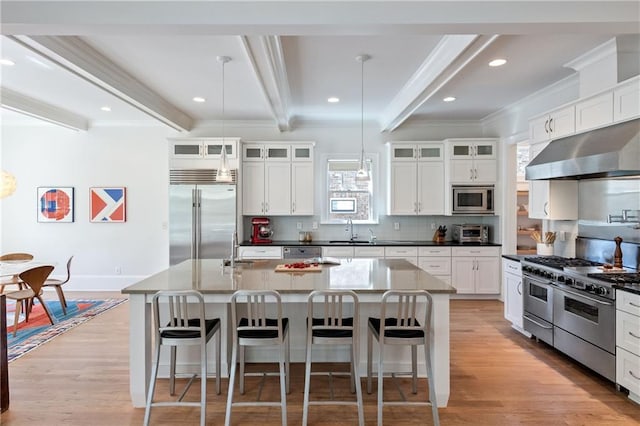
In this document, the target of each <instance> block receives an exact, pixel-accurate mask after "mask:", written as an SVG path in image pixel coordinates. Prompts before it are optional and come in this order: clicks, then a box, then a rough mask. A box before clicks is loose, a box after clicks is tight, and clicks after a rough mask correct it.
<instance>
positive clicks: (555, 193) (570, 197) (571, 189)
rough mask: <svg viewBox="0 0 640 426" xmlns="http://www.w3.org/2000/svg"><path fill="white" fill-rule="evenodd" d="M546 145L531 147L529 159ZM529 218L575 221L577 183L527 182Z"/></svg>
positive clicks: (573, 181) (561, 181)
mask: <svg viewBox="0 0 640 426" xmlns="http://www.w3.org/2000/svg"><path fill="white" fill-rule="evenodd" d="M551 143H553V142H551ZM547 145H548V143H540V144H535V145H531V146H530V148H529V149H530V155H529V158H531V159H532V160H533V159H534V158H535V157H536V155H538V154H539V153H540V151H542V149H544V147H546V146H547ZM529 217H530V218H532V219H550V220H577V219H578V181H575V180H532V181H529Z"/></svg>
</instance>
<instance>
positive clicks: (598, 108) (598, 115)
mask: <svg viewBox="0 0 640 426" xmlns="http://www.w3.org/2000/svg"><path fill="white" fill-rule="evenodd" d="M611 123H613V92H610V91H608V92H605V93H601V94H599V95H597V96H591V97H589V98H586V99H583V100H581V101H580V102H577V103H576V133H579V132H583V131H585V130H590V129H595V128H596V127H602V126H606V125H607V124H611Z"/></svg>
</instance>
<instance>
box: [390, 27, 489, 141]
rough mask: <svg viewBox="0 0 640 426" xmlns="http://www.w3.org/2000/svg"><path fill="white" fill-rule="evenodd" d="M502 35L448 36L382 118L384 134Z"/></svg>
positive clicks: (431, 53)
mask: <svg viewBox="0 0 640 426" xmlns="http://www.w3.org/2000/svg"><path fill="white" fill-rule="evenodd" d="M497 37H498V36H478V35H475V34H469V35H450V36H444V37H442V39H441V40H440V42H439V43H438V45H437V46H436V47H435V48H434V49H433V50H432V51H431V52H430V54H429V56H428V57H427V58H426V59H425V60H424V62H423V63H422V64H421V65H420V67H419V68H418V69H417V70H416V72H414V73H413V75H412V76H411V77H410V78H409V80H408V81H407V82H406V83H405V85H404V87H402V89H400V91H399V92H398V93H397V94H396V96H395V97H394V98H393V99H392V100H391V102H390V103H389V106H388V107H387V108H386V109H385V110H384V111H383V112H382V114H381V116H380V126H381V131H383V132H392V131H393V130H395V129H396V128H398V126H400V125H401V124H402V123H403V122H404V121H406V120H407V119H408V118H409V117H410V116H411V114H413V113H414V112H415V111H416V110H417V109H418V108H420V106H421V105H422V104H423V103H425V102H426V101H427V100H428V99H429V98H431V97H432V96H433V95H435V94H436V93H437V92H438V91H439V90H440V88H442V86H444V85H445V83H447V82H448V81H449V80H451V79H452V78H453V77H454V76H455V75H456V74H458V73H459V72H460V71H461V70H462V69H463V68H464V67H465V66H466V65H467V64H468V63H469V62H470V61H471V60H472V59H473V58H475V57H476V56H477V55H478V54H479V53H480V52H482V51H483V50H484V49H485V48H487V47H488V46H489V45H490V44H491V43H493V42H494V41H495V40H496V39H497Z"/></svg>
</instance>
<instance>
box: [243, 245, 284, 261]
mask: <svg viewBox="0 0 640 426" xmlns="http://www.w3.org/2000/svg"><path fill="white" fill-rule="evenodd" d="M238 257H239V258H240V259H282V247H280V246H277V247H274V246H270V247H239V248H238Z"/></svg>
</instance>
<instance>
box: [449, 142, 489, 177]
mask: <svg viewBox="0 0 640 426" xmlns="http://www.w3.org/2000/svg"><path fill="white" fill-rule="evenodd" d="M445 142H446V143H447V146H448V148H447V149H448V150H449V156H448V158H449V166H450V173H449V182H450V183H462V184H493V183H495V182H496V180H497V178H498V162H497V160H496V149H497V145H496V144H497V141H496V140H495V139H447V140H446V141H445Z"/></svg>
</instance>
